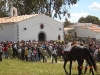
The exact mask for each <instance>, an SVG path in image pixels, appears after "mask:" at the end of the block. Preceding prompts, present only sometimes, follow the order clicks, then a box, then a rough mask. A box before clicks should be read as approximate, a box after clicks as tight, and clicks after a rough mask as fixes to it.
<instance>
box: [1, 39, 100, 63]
mask: <svg viewBox="0 0 100 75" xmlns="http://www.w3.org/2000/svg"><path fill="white" fill-rule="evenodd" d="M66 44H67V43H57V42H56V41H35V40H33V41H30V40H29V41H24V40H22V41H18V42H13V41H1V42H0V61H2V56H4V58H5V59H16V58H18V60H22V61H29V62H30V61H32V62H34V61H41V60H43V62H47V58H49V57H51V62H52V63H54V60H55V63H57V56H58V55H59V54H60V55H62V54H63V53H64V52H63V50H64V47H65V46H66ZM76 44H78V45H79V44H81V43H79V42H76ZM73 45H74V44H73ZM84 46H85V47H87V48H90V44H86V43H85V44H84ZM91 48H92V49H91V51H92V52H93V56H94V57H95V59H96V61H99V62H100V45H99V44H91ZM66 49H67V48H66ZM66 49H65V50H66ZM91 51H90V53H91Z"/></svg>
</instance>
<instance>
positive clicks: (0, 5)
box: [0, 1, 7, 17]
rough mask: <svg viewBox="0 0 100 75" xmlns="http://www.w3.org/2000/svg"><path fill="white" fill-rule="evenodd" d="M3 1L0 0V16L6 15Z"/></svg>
mask: <svg viewBox="0 0 100 75" xmlns="http://www.w3.org/2000/svg"><path fill="white" fill-rule="evenodd" d="M4 4H5V3H4V1H0V17H6V16H7V12H6V10H5V5H4Z"/></svg>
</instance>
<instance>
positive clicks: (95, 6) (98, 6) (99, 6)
mask: <svg viewBox="0 0 100 75" xmlns="http://www.w3.org/2000/svg"><path fill="white" fill-rule="evenodd" d="M89 9H91V10H100V4H99V3H97V2H93V3H92V4H91V5H90V6H89Z"/></svg>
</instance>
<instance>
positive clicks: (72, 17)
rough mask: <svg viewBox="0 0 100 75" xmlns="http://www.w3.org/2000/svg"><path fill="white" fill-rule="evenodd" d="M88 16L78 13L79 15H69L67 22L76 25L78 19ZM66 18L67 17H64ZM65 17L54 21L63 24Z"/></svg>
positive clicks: (84, 13)
mask: <svg viewBox="0 0 100 75" xmlns="http://www.w3.org/2000/svg"><path fill="white" fill-rule="evenodd" d="M87 15H88V13H86V12H80V13H70V18H68V20H69V21H70V22H72V23H76V22H78V20H79V18H81V17H86V16H87ZM66 16H67V15H66ZM65 18H66V17H63V18H62V19H61V20H59V19H56V20H58V21H60V22H64V21H65Z"/></svg>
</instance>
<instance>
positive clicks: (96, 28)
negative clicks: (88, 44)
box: [78, 24, 100, 32]
mask: <svg viewBox="0 0 100 75" xmlns="http://www.w3.org/2000/svg"><path fill="white" fill-rule="evenodd" d="M78 27H81V28H87V26H78ZM87 29H89V30H92V31H95V32H100V27H99V25H96V24H92V25H91V26H89V27H88V28H87Z"/></svg>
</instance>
